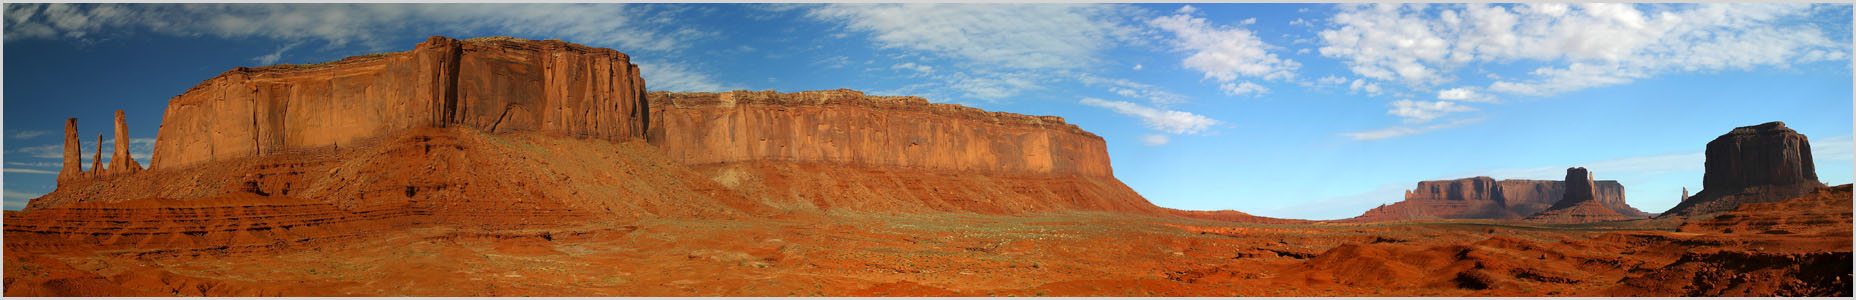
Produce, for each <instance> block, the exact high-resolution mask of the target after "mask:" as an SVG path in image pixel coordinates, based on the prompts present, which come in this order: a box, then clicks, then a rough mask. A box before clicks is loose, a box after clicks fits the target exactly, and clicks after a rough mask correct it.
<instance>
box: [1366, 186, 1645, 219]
mask: <svg viewBox="0 0 1856 300" xmlns="http://www.w3.org/2000/svg"><path fill="white" fill-rule="evenodd" d="M1593 186H1594V187H1595V188H1596V191H1595V194H1594V197H1595V199H1596V200H1597V202H1598V203H1600V204H1601V205H1603V206H1605V207H1608V208H1611V209H1612V210H1614V211H1618V212H1619V213H1621V214H1625V215H1628V216H1633V217H1639V218H1641V217H1649V214H1647V213H1643V212H1642V211H1639V210H1637V209H1636V208H1632V207H1630V205H1628V204H1626V203H1625V202H1624V185H1623V184H1620V183H1618V182H1617V181H1615V180H1598V181H1594V182H1593ZM1565 191H1566V182H1565V181H1560V180H1530V179H1506V180H1500V181H1497V180H1495V179H1494V178H1490V177H1487V176H1478V177H1470V178H1460V179H1453V180H1428V181H1420V182H1418V185H1417V187H1416V188H1415V189H1412V190H1407V191H1406V192H1405V198H1404V200H1402V201H1399V202H1397V203H1392V204H1387V205H1380V206H1379V207H1376V208H1373V209H1371V210H1368V211H1367V212H1365V213H1362V214H1361V215H1360V216H1358V217H1354V218H1349V219H1346V220H1347V221H1356V222H1379V221H1396V220H1414V219H1510V218H1524V217H1527V216H1531V215H1534V214H1536V213H1539V212H1541V211H1544V210H1546V209H1547V208H1549V207H1552V206H1553V205H1554V204H1555V203H1558V202H1559V201H1560V198H1561V197H1562V196H1563V194H1564V193H1565Z"/></svg>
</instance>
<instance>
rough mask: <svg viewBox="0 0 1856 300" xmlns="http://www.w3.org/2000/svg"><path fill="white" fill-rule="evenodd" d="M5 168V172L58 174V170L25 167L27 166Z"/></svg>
mask: <svg viewBox="0 0 1856 300" xmlns="http://www.w3.org/2000/svg"><path fill="white" fill-rule="evenodd" d="M5 170H6V172H7V173H20V174H53V175H56V174H58V171H46V170H38V169H27V168H5Z"/></svg>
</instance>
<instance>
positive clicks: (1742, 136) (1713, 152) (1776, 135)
mask: <svg viewBox="0 0 1856 300" xmlns="http://www.w3.org/2000/svg"><path fill="white" fill-rule="evenodd" d="M1706 155H1707V162H1706V168H1705V169H1704V170H1705V171H1704V172H1705V173H1704V174H1702V182H1701V184H1702V186H1701V187H1702V189H1701V192H1697V193H1695V195H1693V196H1690V197H1689V198H1688V199H1687V200H1684V201H1682V203H1680V204H1676V206H1675V207H1673V208H1670V209H1669V211H1668V212H1664V213H1663V214H1662V216H1683V217H1686V216H1705V215H1712V214H1718V213H1723V212H1727V211H1729V210H1733V209H1734V207H1736V206H1739V205H1741V204H1746V203H1763V202H1774V201H1779V200H1785V199H1791V198H1796V197H1798V196H1801V195H1804V194H1807V193H1811V192H1812V191H1815V190H1817V189H1818V188H1822V187H1825V185H1824V183H1822V182H1818V181H1817V168H1816V167H1815V166H1813V165H1812V161H1811V142H1810V140H1809V139H1806V138H1805V136H1804V135H1803V134H1799V133H1798V132H1796V131H1792V129H1791V128H1787V127H1785V123H1784V122H1768V123H1765V124H1759V125H1753V126H1746V127H1739V128H1734V130H1733V131H1729V132H1727V134H1722V135H1721V136H1720V137H1717V138H1715V139H1714V140H1713V141H1710V142H1708V150H1707V154H1706ZM1659 217H1660V216H1659Z"/></svg>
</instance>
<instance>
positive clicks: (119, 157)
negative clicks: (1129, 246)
mask: <svg viewBox="0 0 1856 300" xmlns="http://www.w3.org/2000/svg"><path fill="white" fill-rule="evenodd" d="M140 171H142V164H139V163H136V162H135V157H134V156H132V155H130V154H129V124H128V119H127V118H124V117H123V114H122V110H120V109H118V110H116V152H115V154H111V155H110V168H109V171H107V172H105V173H109V174H135V172H140Z"/></svg>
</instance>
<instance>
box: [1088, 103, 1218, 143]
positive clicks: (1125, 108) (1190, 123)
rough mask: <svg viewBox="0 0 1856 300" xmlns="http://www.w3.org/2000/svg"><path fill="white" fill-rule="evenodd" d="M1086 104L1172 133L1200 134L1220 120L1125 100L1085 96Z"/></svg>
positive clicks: (1148, 126)
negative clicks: (1131, 117)
mask: <svg viewBox="0 0 1856 300" xmlns="http://www.w3.org/2000/svg"><path fill="white" fill-rule="evenodd" d="M1082 103H1083V104H1084V105H1089V106H1095V107H1101V108H1107V109H1109V110H1113V111H1115V112H1116V113H1120V114H1123V115H1128V116H1133V117H1137V118H1140V119H1141V122H1142V123H1143V124H1145V125H1147V128H1151V129H1154V130H1159V131H1163V132H1166V133H1171V134H1199V133H1201V132H1204V131H1205V130H1206V129H1208V128H1211V126H1212V125H1217V124H1219V123H1220V122H1219V121H1218V120H1213V119H1212V118H1207V117H1205V116H1202V115H1199V114H1194V113H1189V112H1183V111H1176V110H1164V109H1156V108H1152V107H1147V106H1143V105H1140V104H1134V103H1130V102H1124V101H1109V100H1102V99H1096V98H1083V100H1082Z"/></svg>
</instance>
